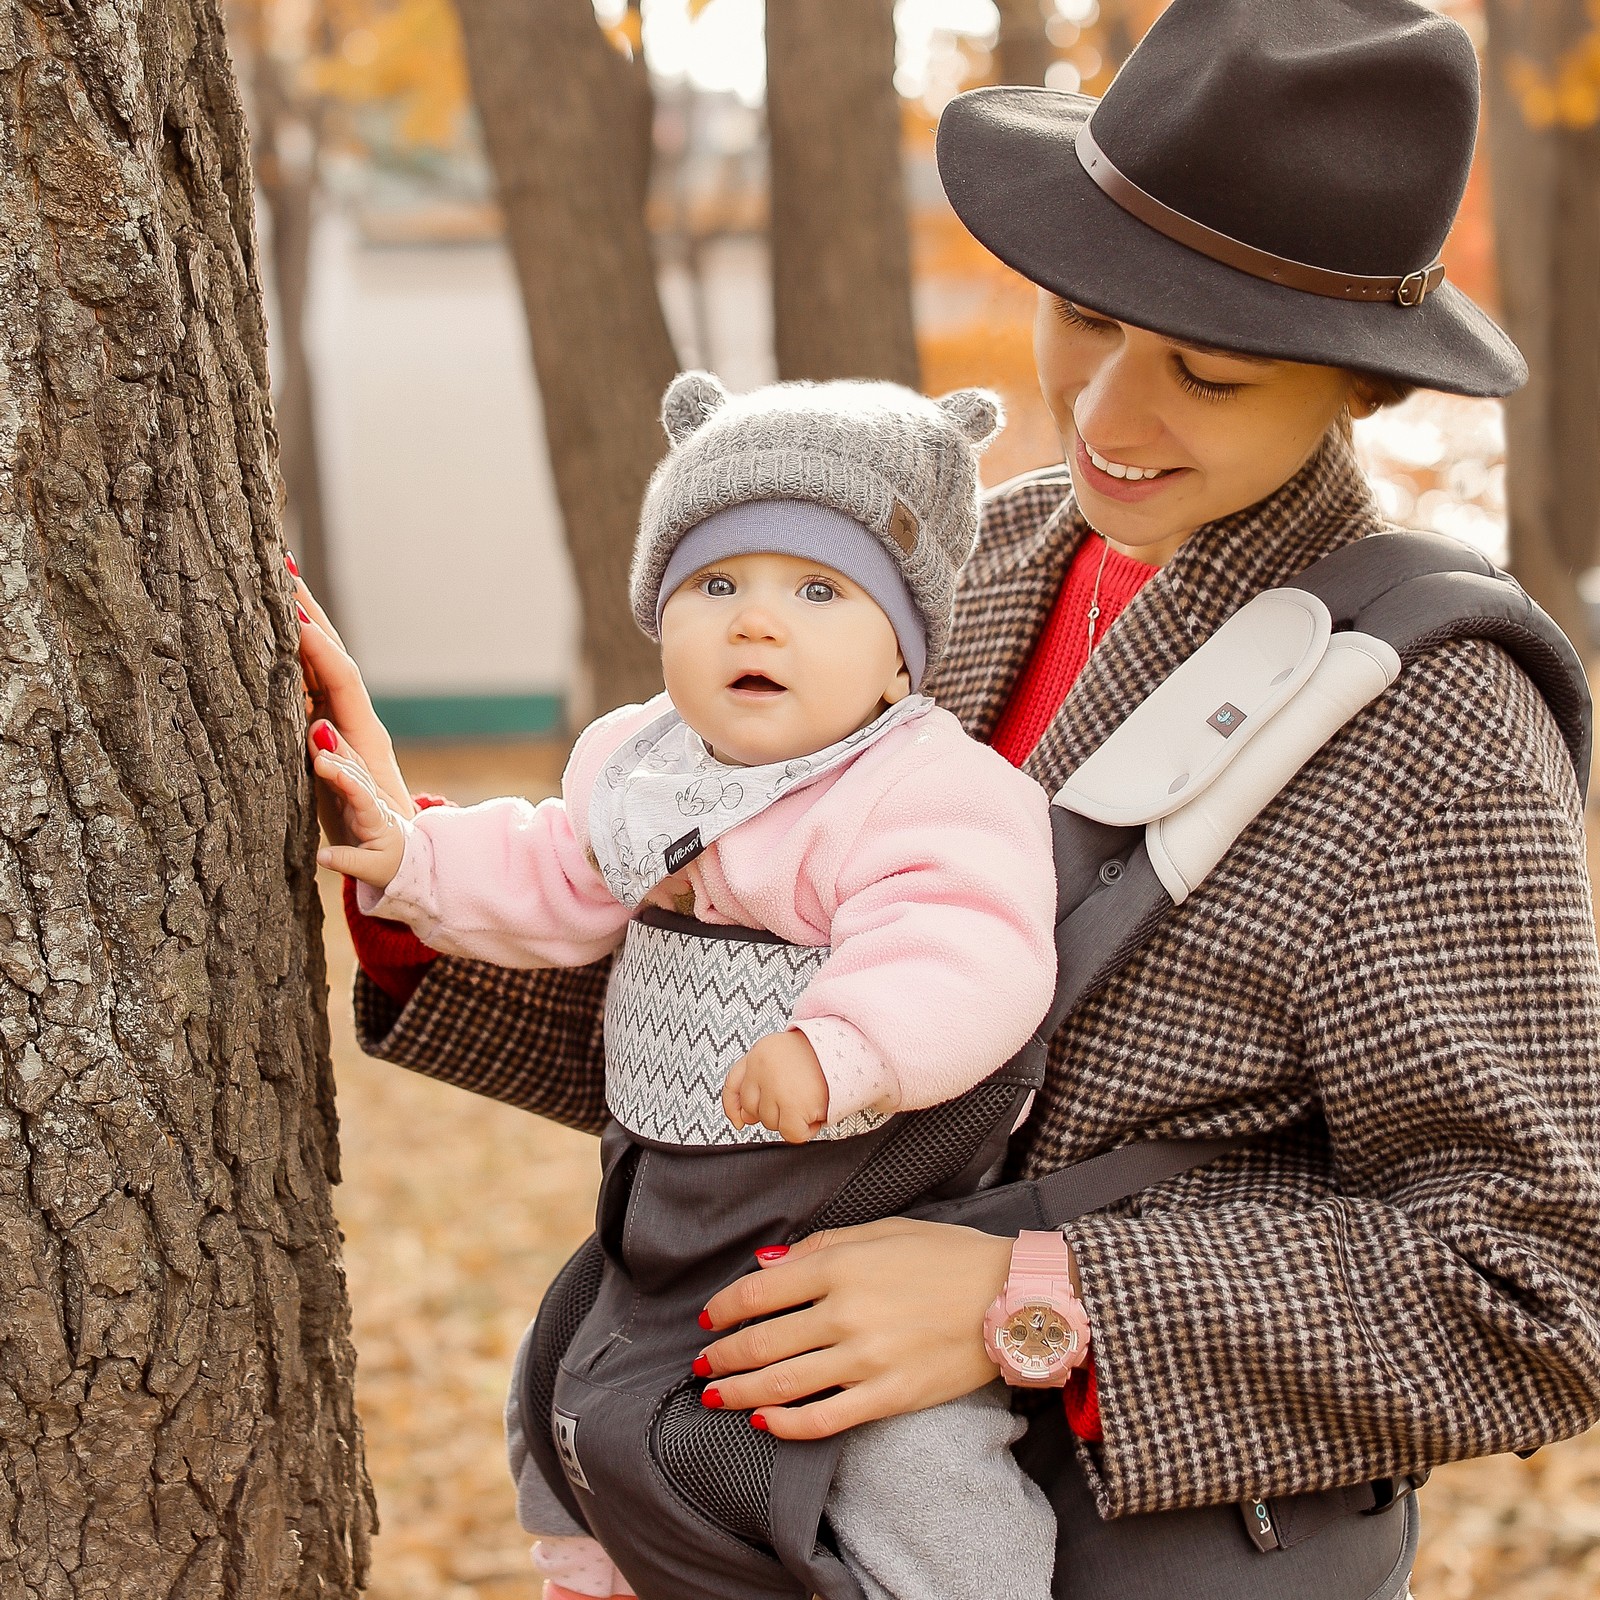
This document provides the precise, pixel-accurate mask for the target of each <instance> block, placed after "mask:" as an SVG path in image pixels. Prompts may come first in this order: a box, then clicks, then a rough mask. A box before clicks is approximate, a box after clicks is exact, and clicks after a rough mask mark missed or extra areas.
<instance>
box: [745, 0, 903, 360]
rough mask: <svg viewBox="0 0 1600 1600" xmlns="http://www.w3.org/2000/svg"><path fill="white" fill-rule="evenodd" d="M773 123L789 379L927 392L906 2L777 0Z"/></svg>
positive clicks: (776, 273)
mask: <svg viewBox="0 0 1600 1600" xmlns="http://www.w3.org/2000/svg"><path fill="white" fill-rule="evenodd" d="M767 124H768V128H769V131H770V135H771V146H772V284H773V335H774V342H775V344H776V347H777V357H778V374H779V376H780V377H783V378H891V379H894V380H896V381H897V382H900V383H906V384H910V385H912V386H913V387H915V386H916V385H917V383H918V379H919V368H918V362H917V342H916V333H915V329H914V327H913V324H912V317H911V241H910V232H909V228H908V225H907V220H906V196H905V180H904V176H903V173H902V171H901V164H900V100H899V96H898V95H897V94H896V93H895V88H894V5H893V0H769V4H768V6H767Z"/></svg>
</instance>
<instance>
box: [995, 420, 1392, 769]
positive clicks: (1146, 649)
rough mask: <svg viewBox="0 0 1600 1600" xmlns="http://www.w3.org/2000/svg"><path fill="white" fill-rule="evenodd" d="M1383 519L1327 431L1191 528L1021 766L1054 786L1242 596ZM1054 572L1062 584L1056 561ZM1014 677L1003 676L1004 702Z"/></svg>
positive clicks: (1349, 457)
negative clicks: (1252, 496)
mask: <svg viewBox="0 0 1600 1600" xmlns="http://www.w3.org/2000/svg"><path fill="white" fill-rule="evenodd" d="M1061 515H1067V516H1070V517H1071V519H1072V520H1074V521H1077V522H1080V523H1081V519H1080V518H1078V517H1077V515H1076V510H1075V508H1069V507H1063V508H1062V511H1061V512H1060V513H1058V516H1061ZM1052 520H1054V519H1052ZM1381 526H1382V521H1381V519H1380V518H1379V516H1378V513H1377V509H1376V507H1375V506H1374V504H1373V501H1372V496H1371V492H1370V490H1369V489H1368V487H1367V483H1366V479H1365V478H1364V477H1363V476H1362V473H1361V470H1360V468H1359V467H1358V466H1357V465H1356V461H1355V457H1354V454H1353V452H1352V451H1351V449H1350V447H1349V445H1348V444H1347V443H1346V442H1345V440H1344V439H1343V438H1342V437H1340V436H1339V435H1338V434H1337V433H1330V434H1329V436H1328V438H1327V439H1326V440H1325V441H1324V443H1323V445H1322V446H1321V448H1320V449H1319V450H1318V452H1317V454H1316V455H1315V456H1313V457H1312V459H1311V460H1310V461H1309V462H1308V463H1307V464H1306V465H1305V466H1304V467H1303V468H1302V469H1301V470H1300V472H1299V473H1298V474H1296V476H1295V477H1293V478H1291V479H1290V480H1289V482H1288V483H1286V484H1285V485H1284V486H1283V487H1282V488H1281V489H1279V490H1278V491H1277V493H1276V494H1274V495H1272V496H1270V497H1269V498H1268V499H1266V500H1263V501H1261V502H1260V503H1259V504H1258V505H1255V506H1252V507H1250V508H1248V509H1247V510H1245V511H1241V512H1237V513H1236V514H1235V515H1233V516H1231V517H1225V518H1223V519H1222V520H1221V521H1218V522H1212V523H1207V524H1206V526H1205V527H1203V528H1200V529H1198V530H1197V531H1196V532H1195V533H1194V534H1193V535H1192V536H1191V537H1190V538H1189V539H1188V540H1186V541H1185V543H1184V544H1183V546H1182V548H1181V549H1180V550H1179V551H1178V553H1177V554H1176V555H1175V556H1174V557H1173V558H1172V560H1171V561H1170V562H1168V564H1167V565H1166V566H1165V567H1164V568H1163V569H1162V570H1161V571H1160V572H1159V573H1157V574H1156V576H1155V577H1154V578H1152V579H1151V580H1150V581H1149V582H1148V583H1147V584H1146V585H1145V586H1144V588H1143V589H1141V590H1140V591H1139V593H1138V594H1137V595H1136V596H1135V597H1134V598H1133V600H1132V601H1131V602H1130V603H1129V605H1128V607H1127V609H1126V610H1125V611H1124V612H1123V613H1122V615H1121V616H1120V617H1118V618H1117V621H1116V623H1115V624H1114V626H1113V627H1112V628H1111V630H1110V632H1109V633H1107V635H1106V637H1105V639H1104V640H1103V641H1102V642H1101V644H1100V645H1099V646H1098V647H1097V648H1096V650H1095V652H1094V654H1093V655H1092V656H1091V657H1090V658H1089V662H1088V665H1087V666H1086V667H1085V668H1084V670H1083V672H1082V673H1081V674H1080V676H1079V678H1078V681H1077V683H1076V684H1074V685H1073V688H1072V692H1071V693H1070V694H1069V695H1068V696H1067V698H1066V701H1065V703H1064V704H1063V705H1062V707H1061V710H1060V711H1059V712H1058V713H1057V715H1056V718H1055V720H1054V722H1052V723H1051V725H1050V727H1049V728H1047V729H1046V730H1045V734H1044V737H1043V738H1042V739H1041V740H1040V741H1039V744H1038V746H1037V747H1036V749H1035V750H1034V752H1033V754H1032V756H1030V757H1029V759H1028V762H1027V764H1026V769H1025V770H1026V771H1028V772H1029V773H1030V774H1031V775H1032V776H1033V777H1035V778H1037V779H1038V780H1039V782H1040V783H1041V784H1042V785H1043V786H1044V787H1045V788H1046V789H1048V790H1049V791H1050V792H1051V793H1054V792H1055V790H1057V789H1058V788H1060V786H1061V785H1062V784H1063V783H1064V782H1065V781H1066V779H1067V777H1068V775H1069V774H1070V773H1072V772H1073V771H1074V770H1076V768H1077V767H1078V766H1079V765H1080V764H1081V763H1082V762H1083V761H1084V760H1086V759H1087V758H1088V757H1089V756H1090V755H1092V754H1093V752H1094V751H1095V750H1096V749H1098V748H1099V746H1100V745H1101V744H1102V743H1103V742H1104V741H1105V739H1106V738H1107V737H1108V736H1109V735H1110V733H1111V732H1112V730H1113V729H1115V728H1116V727H1117V726H1118V725H1119V724H1120V723H1121V722H1122V721H1123V720H1124V719H1125V718H1126V717H1127V715H1128V713H1129V712H1131V711H1132V710H1133V708H1134V707H1135V706H1136V705H1138V704H1139V702H1140V701H1142V700H1143V699H1145V698H1146V696H1148V695H1149V694H1150V693H1151V691H1152V690H1154V689H1155V687H1156V686H1157V685H1158V684H1159V683H1161V681H1162V680H1163V679H1164V678H1166V677H1167V676H1168V675H1169V674H1170V673H1171V672H1173V671H1174V670H1175V669H1176V668H1177V667H1178V666H1179V665H1180V664H1181V663H1182V662H1183V661H1185V660H1186V659H1187V658H1188V657H1189V656H1190V655H1191V654H1192V653H1193V652H1194V651H1195V650H1196V649H1198V648H1199V646H1200V645H1202V644H1203V643H1205V641H1206V640H1207V639H1208V638H1210V636H1211V635H1212V633H1213V632H1215V631H1216V629H1217V628H1218V627H1220V626H1221V625H1222V623H1223V622H1225V621H1226V620H1227V619H1228V618H1229V617H1231V616H1232V615H1233V613H1234V612H1235V611H1237V610H1238V609H1239V607H1240V606H1242V605H1244V604H1245V602H1246V601H1248V600H1250V599H1252V598H1253V597H1254V596H1255V595H1257V594H1260V593H1261V591H1262V590H1263V589H1270V588H1273V587H1275V586H1277V585H1280V584H1283V583H1286V582H1288V581H1289V580H1290V579H1291V578H1293V577H1294V576H1295V575H1296V574H1297V573H1299V572H1302V571H1304V569H1305V568H1306V567H1308V566H1310V565H1311V563H1312V562H1313V561H1315V560H1317V558H1318V557H1319V556H1323V555H1326V554H1327V553H1328V552H1329V551H1330V550H1334V549H1337V548H1338V547H1339V546H1340V545H1344V544H1348V543H1350V542H1351V540H1353V539H1358V538H1361V537H1362V536H1364V535H1365V534H1368V533H1373V532H1376V531H1378V530H1379V529H1380V528H1381ZM1080 537H1081V535H1080ZM1076 544H1077V540H1074V541H1073V548H1076ZM1054 570H1055V584H1056V585H1057V586H1058V585H1059V583H1060V573H1061V567H1060V566H1059V565H1058V566H1056V568H1055V569H1054ZM1054 592H1055V589H1054V587H1052V589H1051V591H1050V594H1051V597H1053V596H1054ZM1023 659H1024V660H1025V659H1026V656H1025V655H1024V657H1023ZM1020 666H1021V662H1019V663H1018V667H1019V670H1020ZM1014 676H1015V674H1014V673H1013V674H1011V675H1010V676H1008V677H1007V678H1006V679H1005V680H1004V692H1003V693H1001V694H1000V695H999V696H998V702H999V704H1003V703H1004V700H1005V698H1006V695H1007V694H1009V692H1010V686H1011V682H1012V678H1013V677H1014ZM998 709H999V706H998V705H997V706H996V713H995V714H996V715H998ZM990 725H992V719H991V722H990ZM985 731H987V728H986V730H985Z"/></svg>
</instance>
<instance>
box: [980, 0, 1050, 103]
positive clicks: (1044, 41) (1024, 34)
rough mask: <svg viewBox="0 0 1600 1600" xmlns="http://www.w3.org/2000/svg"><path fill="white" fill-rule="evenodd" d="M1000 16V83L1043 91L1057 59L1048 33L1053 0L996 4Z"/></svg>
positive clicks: (997, 66) (1010, 0) (997, 62)
mask: <svg viewBox="0 0 1600 1600" xmlns="http://www.w3.org/2000/svg"><path fill="white" fill-rule="evenodd" d="M995 5H996V9H997V10H998V11H999V13H1000V37H999V40H998V41H997V43H996V46H995V69H996V72H997V77H996V80H995V81H996V82H997V83H1024V84H1031V85H1033V86H1034V87H1035V88H1040V87H1042V86H1043V84H1044V75H1045V73H1046V71H1047V70H1048V69H1049V67H1050V64H1051V62H1053V61H1054V60H1055V58H1056V53H1055V49H1054V47H1053V46H1052V45H1051V43H1050V35H1049V34H1048V33H1046V32H1045V21H1046V15H1045V13H1046V8H1047V7H1048V9H1049V11H1050V12H1051V13H1054V11H1055V7H1054V5H1052V4H1051V3H1050V0H995Z"/></svg>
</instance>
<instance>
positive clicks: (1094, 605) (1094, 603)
mask: <svg viewBox="0 0 1600 1600" xmlns="http://www.w3.org/2000/svg"><path fill="white" fill-rule="evenodd" d="M1096 532H1099V530H1098V529H1096ZM1110 552H1111V541H1110V540H1109V539H1108V538H1106V536H1105V535H1104V534H1103V533H1102V534H1100V570H1099V571H1098V572H1096V573H1095V575H1094V593H1093V595H1091V596H1090V598H1089V649H1088V651H1087V654H1089V655H1093V654H1094V634H1095V627H1096V625H1097V624H1098V623H1099V621H1100V580H1101V579H1102V578H1103V577H1105V575H1106V557H1107V555H1109V554H1110Z"/></svg>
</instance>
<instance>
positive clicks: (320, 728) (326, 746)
mask: <svg viewBox="0 0 1600 1600" xmlns="http://www.w3.org/2000/svg"><path fill="white" fill-rule="evenodd" d="M311 742H312V744H314V745H315V746H316V747H317V749H319V750H337V749H338V748H339V740H338V737H337V736H336V735H335V733H334V731H333V729H332V728H331V727H329V726H328V724H327V723H326V722H319V723H318V724H317V725H316V726H315V727H314V728H313V729H312V730H311Z"/></svg>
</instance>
